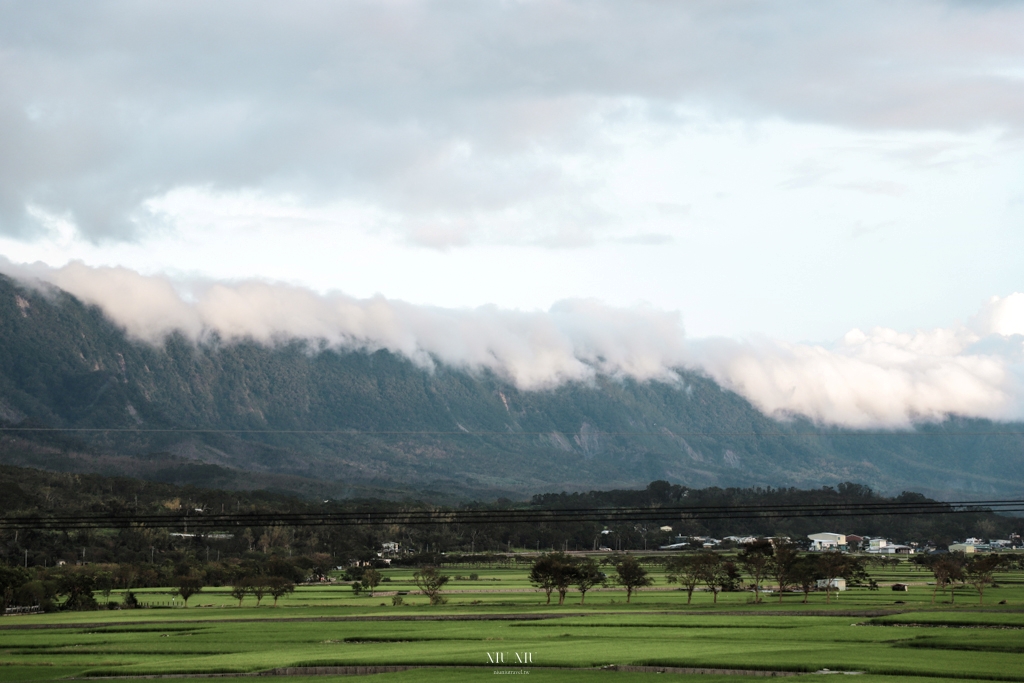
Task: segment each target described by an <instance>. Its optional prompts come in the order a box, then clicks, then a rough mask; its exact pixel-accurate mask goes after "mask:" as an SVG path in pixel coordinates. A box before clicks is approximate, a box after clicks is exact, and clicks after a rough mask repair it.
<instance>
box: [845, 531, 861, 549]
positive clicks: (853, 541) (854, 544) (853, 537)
mask: <svg viewBox="0 0 1024 683" xmlns="http://www.w3.org/2000/svg"><path fill="white" fill-rule="evenodd" d="M864 539H865V537H864V536H858V535H857V534H846V545H847V547H850V548H860V544H861V543H862V542H863V541H864Z"/></svg>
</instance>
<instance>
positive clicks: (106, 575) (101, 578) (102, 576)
mask: <svg viewBox="0 0 1024 683" xmlns="http://www.w3.org/2000/svg"><path fill="white" fill-rule="evenodd" d="M95 581H96V590H98V591H99V592H101V593H102V594H103V599H104V600H105V601H109V600H110V593H111V591H113V590H114V577H113V576H112V575H111V573H110V572H99V573H98V574H96V578H95Z"/></svg>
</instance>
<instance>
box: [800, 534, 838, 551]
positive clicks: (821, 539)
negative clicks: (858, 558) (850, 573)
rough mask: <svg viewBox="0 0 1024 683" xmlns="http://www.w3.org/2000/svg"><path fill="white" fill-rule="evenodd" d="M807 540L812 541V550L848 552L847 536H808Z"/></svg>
mask: <svg viewBox="0 0 1024 683" xmlns="http://www.w3.org/2000/svg"><path fill="white" fill-rule="evenodd" d="M807 538H809V539H811V550H815V551H818V552H820V551H822V550H846V535H845V534H832V533H820V534H808V535H807Z"/></svg>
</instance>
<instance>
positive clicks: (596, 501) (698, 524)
mask: <svg viewBox="0 0 1024 683" xmlns="http://www.w3.org/2000/svg"><path fill="white" fill-rule="evenodd" d="M929 502H933V501H932V499H930V498H927V497H925V496H923V495H921V494H920V493H912V492H909V491H905V492H903V493H901V494H900V495H898V496H895V497H887V496H881V495H879V494H877V493H875V492H874V491H872V490H871V488H869V487H867V486H864V485H862V484H854V483H849V482H847V483H842V484H839V485H838V486H835V487H832V486H823V487H821V488H817V489H797V488H771V487H758V488H718V487H710V488H704V489H693V488H688V487H686V486H681V485H679V484H670V483H669V482H667V481H654V482H651V483H650V484H648V486H647V488H645V489H641V490H628V489H626V490H613V491H589V492H586V493H565V492H563V493H545V494H539V495H535V496H533V498H531V500H530V503H531V505H532V506H533V507H538V508H547V509H560V510H572V509H581V508H600V507H643V508H659V507H683V508H687V507H693V508H696V507H711V506H713V507H720V508H736V507H740V506H780V505H783V506H787V507H795V506H829V507H830V509H831V510H833V511H834V512H835V513H844V512H846V513H854V512H855V511H856V508H855V506H857V505H863V504H865V503H905V504H913V503H929ZM666 524H668V525H669V526H672V528H673V533H674V534H678V535H683V536H712V537H715V538H722V537H724V536H788V537H790V538H794V539H805V538H806V537H807V535H808V534H813V533H819V532H823V531H832V532H836V533H842V534H857V535H859V536H871V537H877V536H882V537H886V538H890V539H893V540H897V539H898V540H900V541H902V542H911V541H916V542H919V543H921V542H931V543H933V544H935V545H939V546H944V545H948V544H950V543H952V542H955V541H959V540H963V539H965V538H967V537H971V536H976V537H979V538H1007V537H1008V536H1009V534H1011V533H1014V532H1016V533H1020V531H1021V529H1022V528H1024V521H1022V520H1021V519H1019V518H1012V517H1005V516H1001V515H997V514H994V513H992V512H986V511H979V512H972V513H958V514H950V515H937V514H928V515H856V514H848V515H845V516H841V517H831V518H826V519H819V518H815V517H811V516H809V517H794V518H789V519H774V518H772V517H770V516H769V515H767V514H766V515H764V516H761V517H754V518H752V519H719V520H714V519H709V520H687V519H678V518H676V519H674V520H673V519H670V518H669V517H668V516H667V515H666ZM647 532H648V533H651V530H650V529H649V528H648V529H647ZM631 542H632V544H633V545H632V546H631V547H636V538H635V536H634V537H633V538H632V539H631Z"/></svg>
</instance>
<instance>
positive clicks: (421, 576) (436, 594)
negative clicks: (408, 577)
mask: <svg viewBox="0 0 1024 683" xmlns="http://www.w3.org/2000/svg"><path fill="white" fill-rule="evenodd" d="M412 578H413V581H415V582H416V586H417V587H419V589H420V590H421V591H422V592H423V594H424V595H426V596H427V597H428V598H430V604H431V605H442V604H444V603H445V599H444V598H443V597H442V596H441V589H442V588H444V585H445V584H446V583H448V579H449V577H448V576H446V575H445V574H442V573H440V572H439V571H437V569H435V568H434V567H424V568H423V569H421V570H419V571H418V572H416V573H415V574H413V575H412Z"/></svg>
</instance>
